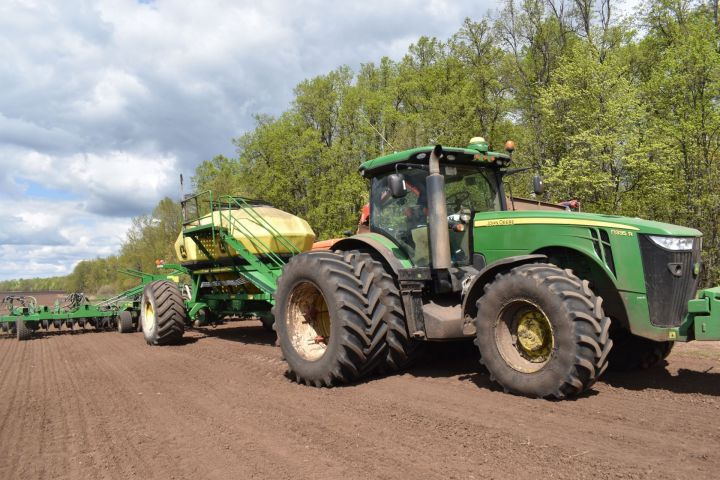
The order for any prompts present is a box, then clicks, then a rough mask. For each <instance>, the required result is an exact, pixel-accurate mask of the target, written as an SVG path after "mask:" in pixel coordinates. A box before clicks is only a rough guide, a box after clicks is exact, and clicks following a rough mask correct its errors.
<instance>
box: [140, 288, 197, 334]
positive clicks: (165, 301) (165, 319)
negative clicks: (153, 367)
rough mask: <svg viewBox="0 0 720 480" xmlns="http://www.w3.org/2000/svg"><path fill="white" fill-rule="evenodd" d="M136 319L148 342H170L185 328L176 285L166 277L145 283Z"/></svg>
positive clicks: (181, 300) (183, 308) (182, 301)
mask: <svg viewBox="0 0 720 480" xmlns="http://www.w3.org/2000/svg"><path fill="white" fill-rule="evenodd" d="M140 312H141V313H140V315H141V317H140V323H141V324H142V330H143V335H144V336H145V341H146V342H147V343H148V345H172V344H176V343H178V342H179V341H180V339H181V338H182V336H183V332H184V331H185V323H186V321H187V311H186V310H185V302H184V300H183V297H182V295H181V294H180V290H179V289H178V287H177V285H176V284H175V283H173V282H170V281H167V280H157V281H155V282H152V283H150V284H148V285H147V286H146V287H145V290H144V291H143V298H142V304H141V310H140Z"/></svg>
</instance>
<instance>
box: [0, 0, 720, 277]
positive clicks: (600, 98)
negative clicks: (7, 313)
mask: <svg viewBox="0 0 720 480" xmlns="http://www.w3.org/2000/svg"><path fill="white" fill-rule="evenodd" d="M617 7H618V5H617V4H616V3H615V2H614V1H612V0H600V1H599V2H597V1H595V0H592V1H591V0H520V1H518V0H507V1H506V2H505V3H504V5H503V7H502V9H501V10H500V11H498V12H496V13H494V14H488V15H486V16H484V17H482V18H479V19H469V18H468V19H466V20H465V21H464V23H463V24H462V25H461V26H460V27H459V29H458V31H457V32H456V33H455V34H454V35H452V36H451V37H450V38H448V39H445V40H441V39H437V38H429V37H421V38H420V39H419V40H418V41H417V42H416V43H415V44H413V45H411V46H410V47H409V48H408V51H407V53H406V54H405V55H404V57H403V58H401V59H399V60H393V59H390V58H387V57H385V58H382V59H380V60H379V61H377V62H368V63H365V64H362V65H361V66H360V67H359V69H358V70H357V71H353V70H351V69H350V68H348V67H346V66H341V67H338V68H337V69H335V70H333V71H331V72H329V73H327V74H324V75H320V76H317V77H314V78H311V79H307V80H305V81H303V82H301V83H300V84H299V85H297V86H296V87H295V91H294V94H295V97H294V100H293V102H292V103H291V104H290V105H289V107H288V109H287V110H286V111H285V112H283V113H282V114H280V115H278V116H274V117H273V116H269V115H264V114H258V115H256V117H255V128H254V129H253V130H251V131H249V132H247V133H245V134H243V135H241V136H240V137H238V138H236V139H234V140H233V142H234V145H235V146H236V156H235V157H234V158H228V157H225V156H216V157H215V158H213V159H211V160H206V161H204V162H202V163H201V164H200V165H199V166H198V167H197V169H196V171H195V175H194V177H193V184H194V186H195V187H196V188H197V189H198V190H205V189H211V190H214V191H217V192H220V193H227V194H239V195H244V196H247V197H251V198H261V199H263V200H266V201H269V202H271V203H272V204H274V205H275V206H277V207H278V208H281V209H283V210H287V211H289V212H292V213H294V214H296V215H299V216H301V217H303V218H305V219H307V220H308V221H309V223H310V224H311V225H312V226H313V228H314V229H315V231H316V233H318V235H319V236H320V237H321V238H330V237H333V236H338V235H341V234H342V233H343V232H344V231H346V230H349V229H353V227H354V226H355V224H356V223H357V218H358V214H359V212H360V209H361V206H362V205H363V204H364V203H365V202H367V184H366V182H365V181H364V180H363V179H362V178H361V177H360V175H358V174H357V168H358V166H359V165H360V163H362V162H364V161H366V160H369V159H372V158H375V157H377V156H379V155H382V154H387V153H391V152H393V151H397V150H402V149H405V148H411V147H414V146H418V145H429V144H435V143H440V144H443V145H453V146H464V145H465V144H467V142H468V140H469V139H470V138H471V137H473V136H478V135H482V136H484V137H485V138H486V139H488V140H489V142H490V143H491V145H493V146H494V147H495V148H496V149H502V145H503V143H504V141H505V140H507V139H513V140H514V141H515V142H516V144H517V150H516V153H515V156H514V159H515V164H516V166H530V167H533V172H535V173H541V174H542V175H543V176H544V177H545V179H546V183H547V186H548V188H547V193H546V194H545V195H546V198H545V200H550V201H560V200H567V199H577V200H579V201H580V202H581V204H582V208H583V210H585V211H592V212H599V213H609V214H620V215H628V216H639V217H644V218H649V219H653V220H659V221H665V222H670V223H677V224H681V225H687V226H691V227H694V228H698V229H699V230H701V231H702V232H703V233H704V243H703V256H704V261H705V266H706V268H705V278H704V281H705V283H712V284H716V283H718V281H720V231H719V227H720V225H719V220H718V218H719V217H720V189H719V188H718V187H719V186H720V185H718V183H719V182H720V156H719V154H718V149H719V147H720V103H719V101H720V23H719V22H718V0H710V1H704V2H702V1H690V0H649V1H647V2H645V3H643V4H642V6H641V8H639V9H638V12H635V13H634V14H633V15H632V16H631V17H629V18H623V17H621V16H619V15H617V13H616V11H617V9H618V8H617ZM533 172H528V173H527V174H526V175H524V176H523V175H517V176H516V177H514V178H512V180H511V187H512V188H513V190H514V192H515V194H516V195H518V196H523V195H524V194H527V193H528V192H529V191H530V182H529V177H530V175H532V173H533ZM163 202H166V203H165V207H164V209H168V211H169V204H170V203H172V201H170V200H169V199H165V200H163ZM163 202H161V205H162V204H163ZM173 205H174V207H173V208H174V209H175V211H176V212H177V211H178V208H177V205H176V204H173ZM158 208H160V205H159V206H158ZM156 213H157V209H156ZM157 220H158V218H157V217H156V216H155V213H154V214H153V215H149V216H147V217H139V218H138V219H135V220H134V223H133V228H132V229H131V230H130V232H129V233H128V237H127V240H126V242H125V244H124V245H123V249H122V251H121V253H120V254H119V255H118V256H117V257H111V258H109V259H96V260H90V261H88V262H81V263H80V264H78V266H77V267H76V269H75V271H74V272H73V274H72V275H70V276H69V277H67V278H66V279H65V280H62V281H66V282H68V283H67V285H68V286H73V287H76V286H82V287H86V289H93V288H100V287H101V286H102V285H101V284H102V283H103V282H108V284H112V283H113V282H117V280H112V279H111V274H107V275H109V276H103V275H104V274H99V273H98V274H95V273H93V274H88V275H86V276H83V275H82V274H83V272H82V269H84V268H87V269H89V270H92V271H93V272H94V271H95V270H98V271H106V272H109V271H110V270H111V269H112V266H113V265H114V264H113V262H117V264H118V265H135V266H142V267H143V268H145V266H146V265H147V263H148V259H150V258H153V260H154V258H162V257H163V256H168V255H169V256H171V251H170V250H169V246H170V244H171V243H172V241H174V239H175V236H176V235H177V232H178V228H179V226H178V224H177V222H176V223H172V222H170V221H169V220H168V219H167V218H165V219H164V220H163V219H160V220H159V221H157ZM161 225H162V227H161ZM170 227H173V228H175V230H174V231H173V232H171V231H170ZM165 228H168V230H167V231H165V230H164V229H165ZM165 234H167V237H163V235H165ZM86 263H87V265H84V264H86ZM83 265H84V266H83ZM81 277H82V278H90V279H92V280H87V279H86V280H82V279H81ZM58 281H61V280H58ZM83 282H85V283H83ZM2 285H3V284H2V283H0V288H2Z"/></svg>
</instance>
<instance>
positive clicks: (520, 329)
mask: <svg viewBox="0 0 720 480" xmlns="http://www.w3.org/2000/svg"><path fill="white" fill-rule="evenodd" d="M517 340H518V348H519V349H520V353H521V354H524V355H523V356H525V357H526V358H527V359H528V360H530V361H531V362H543V361H545V359H547V357H548V355H549V354H550V351H551V350H552V344H553V335H552V328H551V327H550V322H548V319H547V318H546V317H545V315H543V313H542V312H540V311H539V310H533V311H529V312H526V313H525V314H523V315H522V316H521V317H520V319H519V320H518V326H517Z"/></svg>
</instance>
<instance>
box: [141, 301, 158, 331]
mask: <svg viewBox="0 0 720 480" xmlns="http://www.w3.org/2000/svg"><path fill="white" fill-rule="evenodd" d="M144 313H145V315H143V316H142V324H143V325H142V326H143V331H145V332H151V331H152V330H153V328H155V310H153V307H152V304H151V303H150V302H148V303H147V304H145V312H144Z"/></svg>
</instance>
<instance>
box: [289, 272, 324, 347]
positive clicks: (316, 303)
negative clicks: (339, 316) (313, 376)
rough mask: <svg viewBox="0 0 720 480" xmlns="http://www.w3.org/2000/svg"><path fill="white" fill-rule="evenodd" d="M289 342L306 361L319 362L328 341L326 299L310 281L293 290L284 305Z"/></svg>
mask: <svg viewBox="0 0 720 480" xmlns="http://www.w3.org/2000/svg"><path fill="white" fill-rule="evenodd" d="M286 322H287V326H288V333H289V336H290V341H291V343H292V346H293V348H294V349H295V351H296V352H298V353H299V354H300V356H301V357H303V358H305V359H306V360H311V361H314V360H319V359H320V358H321V357H322V356H323V355H324V354H325V351H326V350H327V347H328V344H329V342H330V313H329V311H328V306H327V303H326V302H325V297H323V295H322V293H321V292H320V290H318V288H317V287H316V286H315V285H314V284H312V283H309V282H304V283H301V284H300V285H298V286H297V287H295V289H294V291H293V293H292V294H291V295H290V299H289V301H288V306H287V317H286Z"/></svg>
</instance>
